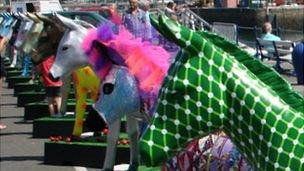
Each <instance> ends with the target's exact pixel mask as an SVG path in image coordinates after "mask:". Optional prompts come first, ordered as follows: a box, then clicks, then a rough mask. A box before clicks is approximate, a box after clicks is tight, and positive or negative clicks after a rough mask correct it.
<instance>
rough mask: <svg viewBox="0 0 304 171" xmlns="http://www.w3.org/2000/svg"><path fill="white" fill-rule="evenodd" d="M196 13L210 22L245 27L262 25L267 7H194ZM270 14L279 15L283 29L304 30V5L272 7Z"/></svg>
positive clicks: (280, 25) (279, 21)
mask: <svg viewBox="0 0 304 171" xmlns="http://www.w3.org/2000/svg"><path fill="white" fill-rule="evenodd" d="M192 11H194V12H195V13H196V14H198V15H199V16H201V17H202V18H203V19H205V20H206V21H208V22H209V23H213V22H228V23H235V24H237V25H239V26H244V27H253V26H258V27H260V26H261V25H262V24H263V22H264V21H266V18H267V15H266V14H267V11H266V9H248V8H193V9H192ZM269 14H270V15H277V21H278V26H279V27H281V28H282V29H290V30H297V31H303V27H304V24H303V23H304V7H303V6H300V7H292V8H291V7H286V8H270V9H269Z"/></svg>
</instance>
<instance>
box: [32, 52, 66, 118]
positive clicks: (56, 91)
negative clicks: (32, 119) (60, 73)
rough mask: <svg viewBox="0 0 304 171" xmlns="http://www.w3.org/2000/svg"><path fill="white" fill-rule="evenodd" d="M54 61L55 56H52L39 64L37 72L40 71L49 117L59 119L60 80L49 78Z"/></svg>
mask: <svg viewBox="0 0 304 171" xmlns="http://www.w3.org/2000/svg"><path fill="white" fill-rule="evenodd" d="M54 61H55V56H54V55H52V56H50V57H47V58H46V59H45V60H44V61H43V62H41V63H40V64H39V65H38V67H37V70H38V71H40V73H41V77H42V81H43V85H44V87H45V92H46V97H47V100H48V107H49V112H50V115H51V116H58V117H60V116H61V114H60V112H59V111H60V107H61V96H60V87H61V86H62V81H61V80H54V79H52V78H51V76H50V74H49V71H50V69H51V67H52V65H53V63H54Z"/></svg>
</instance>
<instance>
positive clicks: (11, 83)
mask: <svg viewBox="0 0 304 171" xmlns="http://www.w3.org/2000/svg"><path fill="white" fill-rule="evenodd" d="M30 79H31V77H22V76H16V77H10V78H7V83H8V88H14V85H15V84H17V83H26V82H28V81H30Z"/></svg>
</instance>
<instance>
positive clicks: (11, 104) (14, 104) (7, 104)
mask: <svg viewBox="0 0 304 171" xmlns="http://www.w3.org/2000/svg"><path fill="white" fill-rule="evenodd" d="M16 105H17V103H5V104H0V106H16Z"/></svg>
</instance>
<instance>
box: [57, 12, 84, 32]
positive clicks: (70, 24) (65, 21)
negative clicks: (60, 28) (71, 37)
mask: <svg viewBox="0 0 304 171" xmlns="http://www.w3.org/2000/svg"><path fill="white" fill-rule="evenodd" d="M53 15H54V16H55V18H56V19H57V20H59V21H60V22H61V24H63V25H64V26H65V27H67V28H69V29H71V30H78V29H79V28H80V27H81V26H80V25H78V24H76V23H75V22H74V21H73V20H71V19H69V18H66V17H64V16H62V15H60V14H58V13H56V12H54V13H53Z"/></svg>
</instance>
